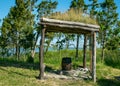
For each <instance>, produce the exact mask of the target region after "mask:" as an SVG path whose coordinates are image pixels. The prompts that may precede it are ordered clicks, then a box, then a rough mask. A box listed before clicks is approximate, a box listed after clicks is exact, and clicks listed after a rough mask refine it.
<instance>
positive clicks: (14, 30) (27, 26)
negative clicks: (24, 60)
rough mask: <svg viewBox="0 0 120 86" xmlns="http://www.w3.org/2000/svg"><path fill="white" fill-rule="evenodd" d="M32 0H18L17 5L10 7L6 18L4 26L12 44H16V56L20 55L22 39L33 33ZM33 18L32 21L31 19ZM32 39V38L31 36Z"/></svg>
mask: <svg viewBox="0 0 120 86" xmlns="http://www.w3.org/2000/svg"><path fill="white" fill-rule="evenodd" d="M29 3H30V0H16V1H15V6H14V7H12V8H11V9H10V12H9V13H8V15H7V17H6V19H8V21H7V24H8V25H9V27H10V28H9V27H8V26H7V25H6V23H5V25H3V26H2V27H3V28H4V29H6V30H7V31H8V36H7V37H9V38H10V40H11V41H12V44H13V45H15V46H16V57H17V59H19V57H20V47H21V45H22V44H23V43H21V40H23V39H25V37H26V36H28V35H29V34H32V33H33V24H34V21H33V19H34V15H33V14H32V13H31V9H30V4H29ZM31 20H32V21H31ZM3 23H4V21H3ZM31 39H32V38H31Z"/></svg>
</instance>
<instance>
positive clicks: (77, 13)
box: [48, 9, 97, 25]
mask: <svg viewBox="0 0 120 86" xmlns="http://www.w3.org/2000/svg"><path fill="white" fill-rule="evenodd" d="M48 18H50V19H58V20H64V21H74V22H82V23H86V24H94V25H97V22H96V20H95V19H92V18H90V17H89V16H88V15H87V14H85V13H83V12H82V11H81V10H74V9H70V10H69V11H66V12H64V13H61V12H56V13H53V14H52V15H50V16H49V17H48Z"/></svg>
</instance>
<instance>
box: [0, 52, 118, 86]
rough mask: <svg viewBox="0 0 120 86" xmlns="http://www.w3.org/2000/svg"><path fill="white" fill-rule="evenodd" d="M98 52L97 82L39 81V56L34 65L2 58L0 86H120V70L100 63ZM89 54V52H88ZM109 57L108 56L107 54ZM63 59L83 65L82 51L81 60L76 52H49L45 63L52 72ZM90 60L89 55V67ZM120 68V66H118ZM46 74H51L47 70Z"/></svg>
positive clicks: (51, 79) (58, 66)
mask: <svg viewBox="0 0 120 86" xmlns="http://www.w3.org/2000/svg"><path fill="white" fill-rule="evenodd" d="M98 51H99V52H97V82H96V83H93V82H92V81H91V80H65V79H55V78H47V79H45V80H39V79H37V78H36V77H37V76H38V75H39V64H38V54H37V55H36V56H35V60H34V63H28V62H26V61H25V60H24V61H22V60H23V58H21V60H20V61H16V60H15V59H14V58H4V59H3V58H0V86H120V81H119V80H117V79H115V77H120V69H119V68H115V67H113V66H110V65H106V63H101V62H100V50H98ZM87 53H89V52H87ZM106 55H107V54H106ZM62 57H71V58H72V61H73V64H75V65H82V51H79V59H78V61H76V60H75V51H74V50H62V51H61V52H58V51H54V52H53V51H49V52H48V53H47V54H46V55H45V58H44V63H45V64H46V65H47V67H49V68H50V70H55V69H60V68H61V59H62ZM89 61H90V58H89V55H87V66H88V67H89V63H90V62H89ZM118 66H119V65H118ZM45 72H49V71H48V70H46V71H45Z"/></svg>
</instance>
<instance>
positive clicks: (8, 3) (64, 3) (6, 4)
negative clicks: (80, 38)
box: [0, 0, 120, 25]
mask: <svg viewBox="0 0 120 86" xmlns="http://www.w3.org/2000/svg"><path fill="white" fill-rule="evenodd" d="M40 1H42V0H38V2H40ZM54 1H55V0H54ZM57 1H58V6H57V9H56V10H57V11H62V12H64V11H66V10H67V9H68V8H69V6H70V3H71V0H57ZM85 1H88V0H85ZM98 1H103V0H98ZM115 3H116V5H117V6H118V9H117V12H118V13H119V19H120V0H115ZM14 5H15V0H1V1H0V19H3V18H4V17H5V16H6V15H7V14H8V12H9V9H10V8H11V7H12V6H14ZM0 25H1V23H0Z"/></svg>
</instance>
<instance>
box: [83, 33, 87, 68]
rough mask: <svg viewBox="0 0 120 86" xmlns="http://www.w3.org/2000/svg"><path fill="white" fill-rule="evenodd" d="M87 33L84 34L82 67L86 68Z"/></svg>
mask: <svg viewBox="0 0 120 86" xmlns="http://www.w3.org/2000/svg"><path fill="white" fill-rule="evenodd" d="M86 48H87V35H86V34H85V35H84V50H83V68H86Z"/></svg>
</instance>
